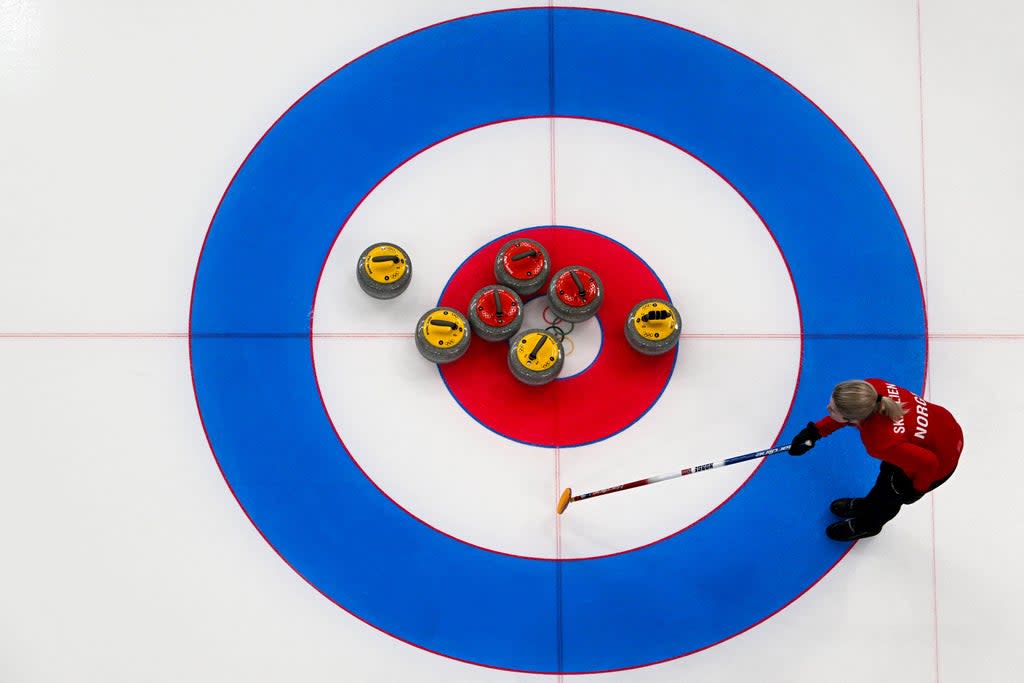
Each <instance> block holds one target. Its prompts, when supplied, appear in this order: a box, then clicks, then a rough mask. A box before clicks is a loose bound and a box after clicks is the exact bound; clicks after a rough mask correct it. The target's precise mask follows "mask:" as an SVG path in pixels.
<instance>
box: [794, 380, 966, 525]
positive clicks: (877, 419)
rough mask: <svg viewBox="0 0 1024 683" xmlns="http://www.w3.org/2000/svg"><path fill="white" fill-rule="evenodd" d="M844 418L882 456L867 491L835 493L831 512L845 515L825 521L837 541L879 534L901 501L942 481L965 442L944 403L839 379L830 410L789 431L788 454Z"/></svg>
mask: <svg viewBox="0 0 1024 683" xmlns="http://www.w3.org/2000/svg"><path fill="white" fill-rule="evenodd" d="M847 425H853V426H854V427H856V428H857V429H858V431H860V438H861V440H862V441H863V442H864V448H865V449H866V450H867V452H868V455H870V456H872V457H874V458H878V459H879V460H881V461H882V464H881V466H880V467H879V472H878V479H877V480H876V481H875V485H874V486H873V487H872V488H871V490H870V491H868V493H867V495H866V496H864V497H863V498H839V499H838V500H834V501H832V505H831V507H830V509H831V510H832V512H833V513H834V514H835V515H837V516H839V517H843V518H844V519H843V521H841V522H836V523H835V524H830V525H829V526H828V528H826V529H825V533H826V534H827V535H828V537H829V538H831V539H832V540H835V541H852V540H854V539H858V538H866V537H868V536H874V535H875V534H877V533H878V532H879V531H881V530H882V527H883V526H884V525H885V523H886V522H888V521H889V520H890V519H892V518H893V517H895V516H896V513H898V512H899V511H900V507H901V506H903V505H910V504H911V503H915V502H917V501H918V500H920V499H921V497H922V496H923V495H924V494H925V493H927V492H929V491H931V490H933V489H935V488H936V487H938V486H940V485H941V484H943V483H945V481H946V480H947V479H949V477H950V476H951V475H952V474H953V470H955V469H956V465H957V462H958V460H959V459H960V452H961V451H962V450H963V447H964V436H963V432H962V431H961V429H960V425H958V424H957V422H956V420H954V419H953V416H952V415H950V413H949V411H948V410H946V409H945V408H943V407H942V406H939V405H936V404H934V403H930V402H928V401H925V400H924V399H922V398H920V397H919V396H917V395H915V394H913V393H912V392H910V391H908V390H907V389H904V388H902V387H898V386H896V385H895V384H892V383H890V382H886V381H885V380H881V379H868V380H850V381H848V382H840V383H839V384H837V385H836V386H835V388H834V389H833V390H832V399H831V400H830V401H829V402H828V417H825V418H823V419H821V420H819V421H818V422H817V423H814V422H808V423H807V426H806V427H804V428H803V430H801V431H800V433H799V434H797V435H796V437H795V438H794V439H793V443H792V445H791V446H790V449H789V453H790V455H803V454H804V453H806V452H807V451H809V450H810V449H811V448H813V447H814V443H815V442H816V441H817V440H818V439H820V438H822V437H825V436H828V435H829V434H831V433H832V432H834V431H836V430H837V429H840V428H842V427H845V426H847Z"/></svg>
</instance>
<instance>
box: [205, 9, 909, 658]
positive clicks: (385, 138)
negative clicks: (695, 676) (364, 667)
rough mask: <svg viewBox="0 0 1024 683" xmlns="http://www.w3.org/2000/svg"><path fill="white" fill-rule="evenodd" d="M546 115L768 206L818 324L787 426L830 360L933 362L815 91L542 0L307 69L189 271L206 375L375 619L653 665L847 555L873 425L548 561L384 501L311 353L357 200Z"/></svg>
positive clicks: (288, 510) (349, 592) (898, 249)
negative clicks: (361, 464) (592, 547)
mask: <svg viewBox="0 0 1024 683" xmlns="http://www.w3.org/2000/svg"><path fill="white" fill-rule="evenodd" d="M546 115H566V116H581V117H588V118H593V119H602V120H607V121H611V122H616V123H620V124H623V125H627V126H631V127H634V128H638V129H641V130H645V131H648V132H650V133H652V134H654V135H656V136H658V137H661V138H663V139H666V140H668V141H671V142H672V143H673V144H676V145H678V146H680V147H682V148H684V149H686V150H688V151H689V152H691V153H693V154H694V156H696V157H698V158H700V159H702V160H703V161H704V162H706V163H707V164H708V165H709V166H710V167H712V168H714V169H716V170H717V171H718V172H719V173H721V175H722V176H723V177H725V178H727V179H728V180H729V181H730V182H731V183H732V184H733V185H734V186H735V187H736V189H737V190H738V191H739V192H740V193H741V194H742V195H743V196H744V197H746V199H747V200H748V201H749V202H750V204H751V205H752V206H753V207H754V208H755V210H756V211H757V212H758V213H759V214H760V215H761V216H762V217H763V219H764V220H765V222H766V224H767V225H768V226H770V229H771V231H772V233H773V234H774V236H775V238H776V240H777V241H778V243H779V245H780V247H781V250H782V253H783V254H784V256H785V259H786V261H787V262H788V265H789V267H790V269H791V271H792V274H793V278H794V281H795V283H796V288H797V293H798V297H799V302H800V307H801V315H802V322H803V329H804V333H805V335H806V336H805V339H804V351H803V365H802V370H801V373H800V378H799V389H798V391H797V394H796V398H795V403H794V406H793V410H792V413H791V414H792V415H794V416H797V417H794V418H792V419H791V420H790V421H789V423H788V424H787V425H786V426H785V429H784V432H783V433H784V434H792V433H793V432H794V431H796V429H797V428H799V427H800V426H801V424H802V422H803V421H805V420H806V419H807V418H808V417H809V416H818V415H820V414H821V413H822V408H823V403H824V402H825V400H826V398H827V396H828V392H829V390H830V389H831V387H832V385H833V383H834V382H835V381H836V380H841V379H847V378H849V377H864V376H881V377H886V378H888V379H890V380H893V381H895V382H897V383H900V384H902V385H904V386H910V387H919V386H920V384H921V378H922V376H923V365H924V361H925V338H924V332H925V322H924V310H923V306H922V298H921V288H920V283H919V280H918V277H917V270H916V266H915V263H914V260H913V257H912V254H911V252H910V250H909V246H908V244H907V240H906V236H905V233H904V232H903V230H902V227H901V224H900V222H899V219H898V217H897V216H896V213H895V211H894V209H893V207H892V205H891V203H890V201H889V200H888V197H887V196H886V194H885V192H884V190H883V189H882V187H881V186H880V184H879V182H878V180H877V178H876V177H875V176H874V174H873V173H872V171H871V169H870V168H869V167H868V165H867V164H866V162H865V161H864V159H863V158H862V157H861V155H860V154H859V153H858V152H857V150H856V149H855V148H854V147H853V146H852V145H851V143H850V142H849V140H848V139H847V138H846V137H845V136H844V135H843V134H842V132H841V131H839V130H838V129H837V128H836V126H835V125H834V124H833V123H832V122H831V121H830V120H829V119H828V118H827V117H826V116H825V115H823V113H822V112H821V111H820V110H818V109H817V108H816V107H815V106H814V105H813V104H812V103H810V102H809V101H808V100H807V99H805V98H804V97H803V96H802V95H801V94H800V93H798V92H797V91H796V90H794V89H793V88H792V87H791V86H789V85H788V84H787V83H785V82H783V81H782V80H781V79H779V78H778V77H777V76H775V75H774V74H772V73H771V72H769V71H767V70H766V69H765V68H763V67H761V66H760V65H758V64H756V63H755V62H753V61H751V60H750V59H748V58H746V57H744V56H742V55H740V54H738V53H736V52H734V51H733V50H731V49H729V48H726V47H724V46H722V45H720V44H718V43H715V42H713V41H710V40H708V39H707V38H703V37H701V36H698V35H695V34H693V33H690V32H687V31H685V30H681V29H679V28H677V27H672V26H669V25H666V24H662V23H658V22H654V21H651V20H647V19H643V18H640V17H634V16H629V15H622V14H615V13H611V12H605V11H595V10H577V9H549V8H538V9H523V10H509V11H501V12H495V13H490V14H483V15H477V16H472V17H468V18H464V19H459V20H455V21H452V22H448V23H444V24H440V25H437V26H434V27H431V28H429V29H424V30H422V31H419V32H416V33H413V34H410V35H408V36H406V37H404V38H402V39H400V40H397V41H395V42H391V43H388V44H387V45H385V46H382V47H380V48H378V49H376V50H374V51H372V52H370V53H369V54H367V55H365V56H363V57H362V58H360V59H358V60H356V61H354V62H352V63H351V64H349V65H348V66H346V67H345V68H343V69H342V70H340V71H338V72H337V73H335V74H334V75H333V76H331V77H330V78H328V79H327V80H326V81H324V82H323V83H321V84H320V85H319V86H318V87H316V88H315V89H314V90H312V91H311V92H310V93H308V94H307V95H306V96H305V97H303V98H302V99H301V100H300V101H299V102H298V103H296V104H295V105H294V106H293V107H292V108H291V109H290V110H289V111H288V112H287V113H286V115H285V116H284V117H283V118H282V119H281V120H280V121H278V123H277V124H276V125H274V127H273V128H272V129H271V130H270V131H269V132H268V133H267V135H266V136H265V137H264V139H263V140H262V141H261V142H260V143H259V144H257V146H256V147H255V148H254V149H253V151H252V152H251V154H250V155H249V157H248V158H247V159H246V161H245V163H244V164H243V165H242V167H241V168H240V169H239V172H238V174H237V176H236V177H235V179H234V180H233V181H232V183H231V186H230V188H229V189H228V191H227V193H226V194H225V196H224V199H223V201H222V203H221V205H220V207H219V208H218V210H217V213H216V215H215V217H214V220H213V222H212V224H211V228H210V231H209V234H208V236H207V240H206V244H205V246H204V248H203V253H202V256H201V258H200V263H199V267H198V271H197V273H196V282H195V289H194V292H193V302H192V317H191V328H190V329H191V335H192V336H191V340H190V342H191V354H192V365H193V377H194V383H195V390H196V396H197V401H198V403H199V406H200V410H201V414H202V418H203V422H204V425H205V428H206V430H207V433H208V435H209V439H210V443H211V446H212V448H213V450H214V452H215V454H216V457H217V460H218V462H219V464H220V467H221V469H222V470H223V472H224V475H225V477H226V479H227V481H228V483H229V484H230V486H231V489H232V491H233V492H234V494H235V495H236V496H237V498H238V500H239V502H240V503H241V505H242V506H243V507H244V509H245V511H246V513H247V514H248V515H249V516H250V517H251V519H252V520H253V522H254V523H255V525H256V526H257V527H258V529H259V530H260V532H261V533H262V534H263V535H264V536H265V537H266V538H267V539H268V541H269V542H270V543H271V544H272V545H273V546H274V548H275V549H276V550H277V551H278V552H279V553H280V554H281V555H282V556H283V557H284V558H285V559H286V560H287V561H288V563H289V564H290V565H291V566H292V567H294V568H295V569H296V571H298V572H299V573H300V574H301V575H302V576H303V577H304V578H305V579H306V580H308V581H309V582H310V583H311V584H313V585H314V586H316V587H317V588H318V589H319V590H320V591H321V592H323V593H324V594H325V595H326V596H328V597H329V598H330V599H332V600H334V601H335V602H337V603H338V604H339V605H342V606H343V607H344V608H345V609H346V610H349V611H350V612H352V613H353V614H355V615H356V616H358V617H359V618H361V619H364V620H366V621H367V622H369V623H371V624H372V625H374V626H376V627H378V628H380V629H382V630H384V631H386V632H388V633H391V634H393V635H394V636H396V637H398V638H401V639H403V640H406V641H408V642H410V643H413V644H415V645H417V646H420V647H423V648H426V649H429V650H431V651H434V652H438V653H441V654H444V655H447V656H450V657H454V658H458V659H461V660H465V661H470V662H475V663H479V664H483V665H487V666H493V667H500V668H507V669H515V670H523V671H532V672H593V671H601V670H610V669H620V668H626V667H633V666H642V665H645V664H649V663H653V662H656V661H660V660H665V659H669V658H673V657H677V656H680V655H683V654H686V653H689V652H693V651H695V650H698V649H701V648H705V647H708V646H710V645H713V644H715V643H717V642H720V641H722V640H724V639H726V638H729V637H731V636H733V635H735V634H737V633H739V632H741V631H743V630H745V629H747V628H749V627H751V626H752V625H754V624H756V623H758V622H759V621H761V620H763V619H765V618H766V617H768V616H770V615H771V614H773V613H774V612H776V611H777V610H779V609H781V608H782V607H783V606H785V605H786V604H787V603H789V602H790V601H792V600H793V599H794V598H795V597H796V596H799V595H800V594H801V593H802V592H803V591H805V590H806V589H807V588H808V587H809V586H811V585H812V584H813V583H814V582H816V581H817V580H818V579H820V578H821V577H822V576H823V575H824V574H825V573H826V572H827V571H828V570H829V569H830V568H831V567H832V566H833V565H834V564H835V562H837V561H838V560H839V559H840V557H841V556H842V555H843V553H844V552H845V551H846V549H847V546H846V545H845V544H837V543H833V542H831V541H828V540H827V539H826V538H825V537H824V534H823V533H822V527H823V526H824V525H825V524H826V523H827V522H828V521H829V515H828V513H827V511H826V510H825V509H824V508H825V506H826V505H827V502H828V500H829V499H831V498H832V497H833V496H835V495H839V494H850V493H857V492H859V491H862V490H864V488H865V487H866V486H867V485H868V483H869V481H870V479H871V477H872V470H873V469H874V466H873V464H872V462H871V461H870V459H868V458H866V457H864V456H863V453H862V451H861V449H860V448H859V447H858V444H857V442H856V437H855V435H854V434H845V433H841V434H839V435H836V436H835V437H833V438H832V439H830V440H829V442H828V445H827V447H819V452H817V453H816V454H814V455H812V456H811V457H805V458H802V459H796V458H789V457H784V456H777V457H774V458H772V459H769V460H768V461H767V462H766V463H765V464H764V466H762V467H761V468H760V469H759V470H758V472H757V473H756V475H755V476H754V477H753V478H752V479H751V480H750V481H749V483H748V484H747V485H746V486H745V487H744V488H743V489H741V490H740V491H739V492H738V493H737V494H736V495H735V496H734V497H733V498H732V499H731V500H730V501H729V502H728V503H727V504H726V505H724V506H723V507H721V508H720V509H718V510H717V511H716V512H715V513H714V514H712V515H710V516H709V517H708V518H706V519H704V520H703V521H702V522H700V523H698V524H696V525H695V526H693V527H690V528H689V529H687V530H686V531H685V532H684V533H680V534H677V535H675V536H673V537H671V538H669V539H666V540H664V541H662V542H660V543H657V544H654V545H652V546H648V547H645V548H642V549H640V550H636V551H633V552H629V553H624V554H620V555H615V556H610V557H605V558H599V559H593V560H580V561H564V562H557V561H548V560H531V559H526V558H518V557H511V556H507V555H501V554H498V553H493V552H488V551H485V550H482V549H480V548H475V547H472V546H469V545H466V544H464V543H461V542H459V541H457V540H455V539H452V538H450V537H447V536H445V535H443V534H441V533H438V532H437V531H435V530H433V529H430V528H428V527H426V526H424V525H423V524H422V523H421V522H419V521H417V520H415V519H413V518H412V517H410V516H409V515H407V514H406V513H405V512H403V511H402V510H400V509H399V508H397V507H396V506H394V505H393V504H391V503H390V502H389V501H388V500H387V499H386V498H385V497H384V496H383V495H381V493H380V492H379V491H378V490H377V489H376V488H375V487H374V486H373V484H372V483H370V482H369V481H367V479H366V478H365V477H364V476H363V475H362V473H361V472H360V471H359V470H358V469H357V468H356V466H355V464H354V463H353V461H352V460H351V459H350V458H349V457H347V453H346V452H345V450H344V448H343V446H342V445H341V444H340V443H339V442H338V439H337V438H336V436H335V434H334V431H333V429H332V428H331V424H330V421H329V420H328V417H327V415H326V414H325V412H324V408H323V405H322V403H321V401H320V398H319V395H318V393H317V390H316V384H315V381H314V376H313V366H312V360H311V353H310V338H309V332H310V321H309V318H308V315H309V311H310V309H311V304H312V301H313V293H314V290H315V288H316V284H317V278H318V276H319V273H320V268H321V264H322V263H323V262H324V259H325V257H326V256H327V253H328V250H329V248H330V246H331V243H332V241H333V239H334V237H335V235H336V233H337V231H338V226H339V225H342V224H343V222H344V221H345V220H346V219H347V217H348V216H349V215H350V214H351V212H352V211H353V209H354V207H355V206H356V204H357V202H359V200H360V199H361V198H362V197H363V196H364V195H365V194H366V193H367V192H368V191H370V189H371V188H372V187H373V186H374V184H375V183H376V182H377V181H378V180H379V179H380V178H382V177H384V176H385V175H386V174H387V173H388V172H389V171H391V170H392V169H394V168H395V167H397V166H398V165H399V164H401V163H402V162H403V161H404V160H405V159H407V158H409V157H411V156H412V155H414V154H415V153H416V152H417V151H418V150H422V149H424V148H426V147H428V146H429V145H431V144H433V143H436V142H437V141H439V140H441V139H443V138H445V137H448V136H450V135H452V134H454V133H457V132H459V131H464V130H467V129H469V128H473V127H476V126H481V125H485V124H487V123H490V122H494V121H498V120H505V119H514V118H520V117H530V116H546ZM422 256H423V255H421V258H422ZM751 296H752V297H756V292H752V293H751ZM751 381H752V383H755V384H756V378H752V380H751ZM737 419H741V417H738V418H737ZM821 451H825V452H821Z"/></svg>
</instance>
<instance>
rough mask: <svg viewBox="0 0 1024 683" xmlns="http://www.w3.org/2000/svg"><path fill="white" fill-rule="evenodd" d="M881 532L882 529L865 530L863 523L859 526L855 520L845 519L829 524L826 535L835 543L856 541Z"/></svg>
mask: <svg viewBox="0 0 1024 683" xmlns="http://www.w3.org/2000/svg"><path fill="white" fill-rule="evenodd" d="M879 531H881V529H865V528H864V526H863V522H861V523H859V524H858V522H857V520H855V519H844V520H843V521H841V522H836V523H835V524H829V525H828V527H826V528H825V535H826V536H828V537H829V538H831V539H832V540H833V541H855V540H857V539H858V538H867V537H868V536H874V535H875V534H877V533H878V532H879Z"/></svg>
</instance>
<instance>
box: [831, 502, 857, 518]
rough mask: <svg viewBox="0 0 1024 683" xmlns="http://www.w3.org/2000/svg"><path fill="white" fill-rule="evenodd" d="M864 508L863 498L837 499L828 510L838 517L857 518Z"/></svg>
mask: <svg viewBox="0 0 1024 683" xmlns="http://www.w3.org/2000/svg"><path fill="white" fill-rule="evenodd" d="M863 507H864V499H863V498H836V499H835V500H833V501H832V504H831V505H829V506H828V509H829V510H831V511H832V514H833V515H835V516H836V517H856V516H857V513H858V512H859V511H860V510H862V509H863Z"/></svg>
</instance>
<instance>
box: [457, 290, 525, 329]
mask: <svg viewBox="0 0 1024 683" xmlns="http://www.w3.org/2000/svg"><path fill="white" fill-rule="evenodd" d="M469 324H470V326H471V327H472V328H473V331H474V332H476V333H477V334H478V335H480V338H481V339H483V340H485V341H502V340H504V339H508V338H509V337H511V336H512V335H513V334H515V333H516V332H518V331H519V328H520V327H522V326H523V300H522V299H521V298H520V297H519V295H518V294H516V293H515V291H514V290H512V289H510V288H509V287H502V286H501V285H489V286H487V287H484V288H483V289H481V290H480V291H478V292H477V293H476V294H474V295H473V298H472V299H470V301H469Z"/></svg>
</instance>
